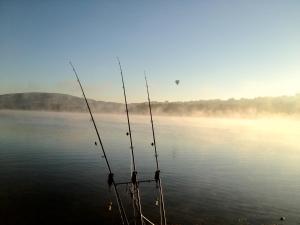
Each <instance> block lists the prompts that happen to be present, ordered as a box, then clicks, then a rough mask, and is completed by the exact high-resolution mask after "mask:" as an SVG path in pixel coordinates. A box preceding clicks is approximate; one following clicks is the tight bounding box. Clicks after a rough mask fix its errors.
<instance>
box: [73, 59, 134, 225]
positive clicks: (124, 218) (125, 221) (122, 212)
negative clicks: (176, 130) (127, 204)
mask: <svg viewBox="0 0 300 225" xmlns="http://www.w3.org/2000/svg"><path fill="white" fill-rule="evenodd" d="M69 63H70V65H71V67H72V69H73V71H74V74H75V76H76V78H77V81H78V83H79V86H80V89H81V92H82V94H83V97H84V100H85V103H86V106H87V108H88V111H89V114H90V116H91V120H92V122H93V125H94V128H95V131H96V134H97V137H98V140H99V143H100V146H101V149H102V153H103V156H104V159H105V162H106V165H107V168H108V171H109V175H108V183H109V185H113V187H114V191H115V194H116V199H117V204H118V208H119V211H120V216H121V220H122V223H123V225H129V222H128V219H127V216H126V213H125V210H124V207H123V204H122V202H121V199H120V195H119V192H118V190H117V185H116V183H115V181H114V178H113V176H114V174H113V173H112V170H111V167H110V164H109V162H108V159H107V156H106V153H105V150H104V147H103V143H102V140H101V137H100V134H99V132H98V128H97V126H96V123H95V120H94V116H93V114H92V111H91V108H90V105H89V103H88V101H87V98H86V96H85V93H84V90H83V87H82V85H81V82H80V80H79V77H78V74H77V72H76V70H75V68H74V66H73V64H72V63H71V62H69Z"/></svg>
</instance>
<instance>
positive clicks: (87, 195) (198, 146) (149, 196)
mask: <svg viewBox="0 0 300 225" xmlns="http://www.w3.org/2000/svg"><path fill="white" fill-rule="evenodd" d="M154 119H155V125H156V133H157V146H158V151H159V159H160V163H161V171H162V174H161V176H162V180H163V185H164V190H165V200H166V209H167V217H168V223H170V224H184V225H185V224H207V225H215V224H219V225H225V224H226V225H228V224H232V225H235V224H240V225H246V224H270V225H271V224H289V225H299V224H300V120H299V121H297V120H296V119H279V118H273V119H253V120H246V119H232V120H228V119H212V118H206V119H205V118H187V117H178V118H176V117H170V118H168V117H155V118H154ZM96 121H97V124H98V128H99V130H100V133H101V135H102V139H103V143H104V147H105V149H106V151H107V155H108V157H109V161H110V162H111V165H112V168H113V171H114V173H115V179H116V181H117V182H118V181H125V180H128V178H129V176H130V162H131V161H130V154H129V153H130V149H129V139H128V137H127V136H126V132H127V124H126V118H125V116H123V115H122V116H120V115H101V114H99V115H96ZM132 121H133V123H132V130H133V142H134V147H135V153H136V163H137V169H138V172H139V174H138V175H139V178H153V176H154V171H155V161H154V152H153V149H152V147H151V145H150V143H151V141H152V139H151V138H152V137H151V127H150V121H149V118H148V117H143V116H132ZM95 140H96V135H95V132H94V130H93V128H92V124H91V122H90V120H89V116H88V114H73V113H48V112H21V111H20V112H15V111H0V224H4V225H10V224H18V225H19V224H30V225H32V224H118V221H119V219H118V209H117V205H116V203H115V198H114V194H113V191H112V190H110V189H109V188H108V186H107V182H106V181H107V170H106V166H105V162H104V159H103V158H102V157H101V155H102V154H101V152H100V148H99V145H98V146H95V145H94V141H95ZM120 192H121V194H122V196H123V200H124V204H125V205H126V208H127V209H128V213H130V210H129V209H131V205H130V204H129V203H130V198H129V197H128V194H127V192H126V187H122V188H120ZM156 193H157V189H156V188H155V185H154V184H143V185H141V198H142V205H143V209H144V212H145V214H146V216H149V217H153V218H155V220H157V221H158V217H157V214H158V212H159V211H158V210H159V209H158V207H157V206H156V205H155V201H156ZM110 201H113V207H112V211H109V210H108V203H109V202H110ZM282 216H284V217H286V220H285V221H280V220H279V219H280V217H282Z"/></svg>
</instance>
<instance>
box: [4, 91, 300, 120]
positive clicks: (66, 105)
mask: <svg viewBox="0 0 300 225" xmlns="http://www.w3.org/2000/svg"><path fill="white" fill-rule="evenodd" d="M89 103H90V105H91V108H92V110H93V111H94V112H99V113H123V112H124V105H123V104H122V103H115V102H105V101H96V100H92V99H89ZM152 106H153V112H154V113H155V114H163V115H203V116H236V115H238V116H256V115H261V114H286V115H292V114H295V115H300V95H299V94H298V95H295V96H280V97H257V98H253V99H228V100H219V99H215V100H199V101H188V102H153V103H152ZM0 109H14V110H44V111H67V112H85V111H87V109H86V105H85V102H84V100H83V98H79V97H75V96H72V95H66V94H58V93H38V92H31V93H16V94H4V95H0ZM129 110H130V112H131V113H136V114H145V113H148V105H147V103H146V102H144V103H132V104H129Z"/></svg>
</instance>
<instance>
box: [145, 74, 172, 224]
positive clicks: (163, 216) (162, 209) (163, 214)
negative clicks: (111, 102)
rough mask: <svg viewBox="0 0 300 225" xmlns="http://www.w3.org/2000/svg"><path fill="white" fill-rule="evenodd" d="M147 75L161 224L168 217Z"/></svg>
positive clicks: (165, 222) (165, 221)
mask: <svg viewBox="0 0 300 225" xmlns="http://www.w3.org/2000/svg"><path fill="white" fill-rule="evenodd" d="M144 75H145V82H146V88H147V96H148V106H149V114H150V122H151V127H152V137H153V143H151V145H152V146H154V152H155V162H156V171H155V176H154V177H155V181H156V183H158V186H159V195H160V223H161V225H167V219H166V211H165V202H164V196H163V191H162V184H161V179H160V176H159V175H160V170H159V164H158V154H157V149H156V140H155V132H154V124H153V116H152V108H151V101H150V94H149V87H148V81H147V77H146V72H145V71H144Z"/></svg>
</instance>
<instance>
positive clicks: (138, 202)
mask: <svg viewBox="0 0 300 225" xmlns="http://www.w3.org/2000/svg"><path fill="white" fill-rule="evenodd" d="M117 60H118V64H119V69H120V74H121V78H122V84H123V94H124V100H125V109H126V115H127V124H128V132H127V133H126V134H127V135H129V139H130V149H131V159H132V166H133V171H132V174H131V182H132V186H133V202H135V201H136V203H133V204H136V207H137V211H138V213H139V216H140V220H141V224H144V217H143V214H142V206H141V198H140V191H139V187H138V179H137V171H136V165H135V158H134V151H133V144H132V135H131V127H130V120H129V112H128V104H127V97H126V89H125V84H124V77H123V70H122V66H121V62H120V60H119V58H118V57H117ZM135 195H136V196H135ZM134 210H135V209H134Z"/></svg>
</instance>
